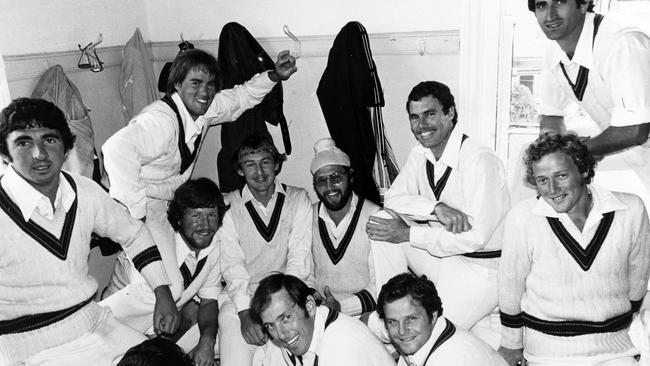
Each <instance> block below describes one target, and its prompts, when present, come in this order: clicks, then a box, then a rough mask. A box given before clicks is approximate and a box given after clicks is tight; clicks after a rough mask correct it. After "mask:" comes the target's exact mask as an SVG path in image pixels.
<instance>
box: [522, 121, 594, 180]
mask: <svg viewBox="0 0 650 366" xmlns="http://www.w3.org/2000/svg"><path fill="white" fill-rule="evenodd" d="M554 152H563V153H565V154H567V155H568V156H569V157H570V158H571V160H573V163H574V164H575V165H576V166H577V167H578V171H579V172H580V174H584V173H587V177H585V178H584V182H585V184H589V183H591V178H592V177H593V176H594V168H595V167H596V161H595V160H594V157H593V156H592V155H591V153H590V152H589V150H587V147H586V146H585V144H583V143H582V142H581V141H580V138H579V137H578V136H577V135H575V134H573V133H567V134H559V133H555V132H545V133H543V134H542V135H540V136H539V137H538V138H537V140H535V141H534V142H533V143H532V144H530V146H528V148H527V149H526V152H525V154H524V165H525V166H526V182H528V183H529V184H532V185H533V186H534V185H535V176H534V175H533V164H535V163H537V162H538V161H540V160H542V158H543V157H544V156H546V155H548V154H552V153H554Z"/></svg>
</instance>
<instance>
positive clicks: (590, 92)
mask: <svg viewBox="0 0 650 366" xmlns="http://www.w3.org/2000/svg"><path fill="white" fill-rule="evenodd" d="M626 23H627V24H626ZM629 23H630V22H629V21H627V20H624V19H621V18H619V16H617V15H614V14H608V15H606V16H605V18H604V20H603V21H602V23H601V25H600V27H599V29H598V34H597V36H596V39H595V42H594V38H593V31H594V13H587V14H586V16H585V23H584V26H583V28H582V32H581V33H580V38H579V40H578V43H577V45H576V49H575V54H574V56H573V57H572V59H570V60H569V58H568V57H567V55H566V53H564V51H563V50H562V49H561V48H560V46H559V45H558V44H557V42H551V43H550V44H549V46H548V48H547V50H546V58H545V63H544V70H543V75H542V78H541V80H542V82H541V89H540V90H541V99H542V106H541V108H540V113H541V114H543V115H550V116H563V115H564V112H563V110H564V109H565V108H567V107H568V106H569V103H570V102H571V101H573V102H576V103H578V104H579V105H580V106H581V107H582V108H584V110H585V111H586V112H587V113H588V114H589V116H590V117H591V118H592V119H593V120H594V122H595V123H596V124H597V125H598V127H599V128H600V130H601V131H602V130H604V129H606V128H607V127H609V126H610V125H611V126H617V127H622V126H630V125H637V124H641V123H646V122H650V69H648V65H650V37H649V36H648V31H647V30H643V29H641V28H639V27H636V26H635V25H632V24H629ZM644 32H645V34H644ZM560 63H562V64H563V65H564V66H565V69H566V72H567V74H568V75H569V78H570V79H571V82H573V83H574V84H575V83H576V79H577V75H578V71H579V69H580V67H581V66H583V67H585V68H587V69H589V76H588V82H587V88H586V90H585V93H584V96H583V98H582V101H578V100H577V98H576V97H575V95H574V94H573V91H572V89H571V86H570V85H569V83H568V82H567V80H566V78H565V76H564V74H563V72H562V69H561V68H560ZM568 127H569V129H572V128H571V127H572V126H568Z"/></svg>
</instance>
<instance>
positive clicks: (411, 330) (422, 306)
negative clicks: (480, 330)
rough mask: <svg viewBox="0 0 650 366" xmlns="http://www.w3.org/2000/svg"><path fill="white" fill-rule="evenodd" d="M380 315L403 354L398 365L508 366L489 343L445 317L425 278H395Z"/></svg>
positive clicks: (385, 289) (384, 290)
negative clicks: (457, 326)
mask: <svg viewBox="0 0 650 366" xmlns="http://www.w3.org/2000/svg"><path fill="white" fill-rule="evenodd" d="M377 313H379V317H380V318H381V319H383V320H384V324H385V326H386V330H387V331H388V336H389V338H390V340H391V342H392V344H393V345H394V346H395V348H397V350H398V351H399V353H400V359H399V361H398V363H397V364H398V366H407V365H409V366H410V365H417V366H427V365H429V366H432V365H446V366H454V365H462V366H472V365H475V366H491V365H495V366H496V365H498V366H505V365H506V363H505V361H504V360H503V358H501V356H499V354H498V353H497V352H496V351H495V350H494V349H492V348H491V347H490V346H488V345H487V343H485V342H483V341H481V340H480V339H478V338H476V337H474V336H473V335H471V334H469V333H467V331H465V330H463V329H460V328H458V329H457V328H456V326H454V324H453V323H452V322H450V321H449V320H447V319H445V318H444V317H443V316H442V302H441V301H440V297H438V291H436V287H435V285H434V284H433V282H431V281H429V280H428V279H427V278H426V277H425V276H421V277H418V276H415V275H413V274H411V273H403V274H399V275H397V276H395V277H393V278H391V279H390V280H389V281H388V282H387V283H386V284H385V285H384V286H382V288H381V292H380V293H379V301H378V305H377Z"/></svg>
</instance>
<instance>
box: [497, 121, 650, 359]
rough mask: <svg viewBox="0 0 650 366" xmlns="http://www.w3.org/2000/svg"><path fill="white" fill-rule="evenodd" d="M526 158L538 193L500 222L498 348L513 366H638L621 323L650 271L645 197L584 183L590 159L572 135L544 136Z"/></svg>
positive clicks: (589, 176) (636, 302)
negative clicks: (523, 362)
mask: <svg viewBox="0 0 650 366" xmlns="http://www.w3.org/2000/svg"><path fill="white" fill-rule="evenodd" d="M524 162H525V164H526V172H527V176H526V179H527V180H528V182H529V183H530V184H533V185H535V187H536V189H537V192H538V194H539V196H537V197H531V198H530V199H528V200H525V201H522V202H520V203H519V204H517V205H516V206H515V207H514V208H513V209H512V210H511V211H510V212H509V213H508V215H507V217H506V220H505V223H504V238H503V255H502V257H501V264H500V266H499V308H500V310H501V323H502V324H503V327H502V332H501V345H502V346H501V347H500V348H499V352H500V353H501V354H502V355H504V358H505V359H506V360H507V361H508V363H509V364H510V365H515V364H516V363H517V362H519V361H521V360H522V359H523V358H524V357H525V358H526V359H527V360H528V362H529V364H531V365H566V364H572V365H596V364H597V365H605V364H606V365H635V364H636V361H635V360H634V356H635V355H636V354H638V350H637V349H635V347H634V346H633V345H632V342H631V340H630V336H629V334H628V328H629V325H630V323H631V321H632V317H633V314H634V313H635V312H636V311H638V309H639V307H640V305H641V301H642V300H643V296H644V295H645V293H646V288H647V285H648V276H650V227H649V225H648V217H647V213H646V209H645V207H644V206H643V202H642V201H641V199H640V198H639V197H637V196H635V195H632V194H628V193H619V192H611V191H608V190H606V189H604V188H602V187H599V186H596V185H592V184H590V182H591V179H592V177H593V176H594V167H595V165H596V163H595V162H594V159H593V157H592V155H591V154H590V153H589V151H588V150H587V147H586V146H585V145H584V144H583V143H582V142H580V140H579V138H578V137H577V136H575V135H559V134H543V135H541V136H540V137H539V138H538V139H537V140H536V141H535V142H533V143H532V144H531V145H530V146H529V147H528V149H527V150H526V157H525V159H524ZM524 328H526V330H525V332H524Z"/></svg>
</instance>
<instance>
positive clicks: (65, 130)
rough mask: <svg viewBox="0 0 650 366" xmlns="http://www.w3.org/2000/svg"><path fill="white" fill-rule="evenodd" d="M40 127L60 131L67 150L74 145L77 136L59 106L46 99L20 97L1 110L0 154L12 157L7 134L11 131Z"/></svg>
mask: <svg viewBox="0 0 650 366" xmlns="http://www.w3.org/2000/svg"><path fill="white" fill-rule="evenodd" d="M38 127H45V128H51V129H53V130H57V131H59V133H61V138H62V139H63V148H64V151H65V152H68V151H70V150H71V149H72V147H73V146H74V142H75V139H76V137H75V135H73V134H72V131H70V127H69V126H68V121H67V120H66V118H65V115H64V114H63V111H61V110H60V109H59V107H57V106H56V105H55V104H54V103H52V102H49V101H47V100H44V99H38V98H18V99H14V100H13V101H12V102H11V103H10V104H9V105H8V106H7V107H5V109H3V110H2V112H0V154H2V155H4V156H6V157H8V158H11V156H9V150H8V147H7V136H9V134H10V133H12V132H13V131H16V130H24V129H29V128H38Z"/></svg>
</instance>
